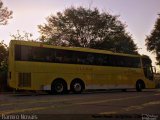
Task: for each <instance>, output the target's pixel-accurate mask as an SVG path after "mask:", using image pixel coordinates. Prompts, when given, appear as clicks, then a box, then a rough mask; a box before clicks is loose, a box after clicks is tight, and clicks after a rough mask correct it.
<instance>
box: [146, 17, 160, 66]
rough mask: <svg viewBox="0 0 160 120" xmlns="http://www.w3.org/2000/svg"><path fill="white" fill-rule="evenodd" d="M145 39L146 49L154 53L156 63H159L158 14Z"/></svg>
mask: <svg viewBox="0 0 160 120" xmlns="http://www.w3.org/2000/svg"><path fill="white" fill-rule="evenodd" d="M145 41H146V46H147V50H148V51H152V52H153V53H155V54H156V59H157V61H158V62H157V64H159V65H160V15H159V17H158V18H157V20H156V22H155V25H154V28H153V30H152V31H151V33H150V35H148V36H147V37H146V40H145Z"/></svg>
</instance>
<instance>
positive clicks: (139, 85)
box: [136, 81, 145, 92]
mask: <svg viewBox="0 0 160 120" xmlns="http://www.w3.org/2000/svg"><path fill="white" fill-rule="evenodd" d="M144 88H145V87H144V82H143V81H137V83H136V90H137V92H141V91H142V89H144Z"/></svg>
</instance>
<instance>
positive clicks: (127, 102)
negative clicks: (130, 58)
mask: <svg viewBox="0 0 160 120" xmlns="http://www.w3.org/2000/svg"><path fill="white" fill-rule="evenodd" d="M11 115H12V116H11ZM142 116H143V117H142ZM0 117H1V119H7V118H9V117H10V118H11V117H17V118H16V119H22V118H23V119H29V118H30V119H31V118H33V119H40V118H41V119H42V118H43V119H45V118H46V117H48V119H49V118H50V119H51V118H52V119H53V120H55V119H68V120H69V119H70V118H72V120H74V119H93V120H100V119H104V120H106V119H116V120H119V119H123V120H125V119H132V120H136V119H140V120H145V119H143V118H150V119H148V120H158V119H160V90H157V89H154V90H145V91H143V92H136V91H127V92H121V91H101V92H98V91H96V92H95V91H94V92H85V93H83V94H67V95H48V94H44V93H43V94H37V95H35V94H30V93H19V94H12V93H4V94H2V93H0ZM46 120H47V119H46ZM146 120H147V119H146Z"/></svg>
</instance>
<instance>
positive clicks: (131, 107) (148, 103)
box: [99, 101, 160, 114]
mask: <svg viewBox="0 0 160 120" xmlns="http://www.w3.org/2000/svg"><path fill="white" fill-rule="evenodd" d="M159 104H160V101H150V102H147V103H143V104H141V105H135V106H129V107H126V108H122V109H121V110H118V111H112V112H101V113H99V114H117V113H120V112H124V111H127V112H129V111H133V110H140V109H144V108H145V107H149V106H152V105H159Z"/></svg>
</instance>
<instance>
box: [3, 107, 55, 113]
mask: <svg viewBox="0 0 160 120" xmlns="http://www.w3.org/2000/svg"><path fill="white" fill-rule="evenodd" d="M49 108H54V106H50V107H49ZM45 109H48V107H34V108H25V109H17V110H10V111H0V114H1V115H2V114H14V113H21V112H29V111H37V110H45Z"/></svg>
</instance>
